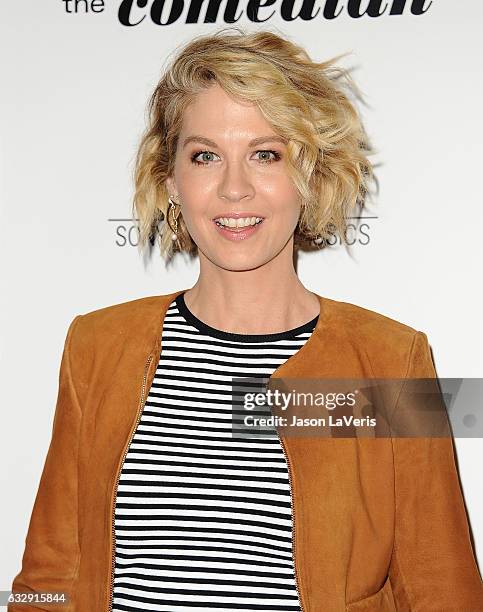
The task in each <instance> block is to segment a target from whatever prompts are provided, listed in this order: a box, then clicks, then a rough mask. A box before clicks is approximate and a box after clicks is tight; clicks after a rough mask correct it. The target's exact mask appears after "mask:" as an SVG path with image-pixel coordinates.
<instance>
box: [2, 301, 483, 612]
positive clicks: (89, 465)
mask: <svg viewBox="0 0 483 612" xmlns="http://www.w3.org/2000/svg"><path fill="white" fill-rule="evenodd" d="M183 291H185V290H181V291H176V292H174V293H171V294H168V295H161V296H152V297H146V298H141V299H137V300H132V301H129V302H126V303H122V304H116V305H113V306H109V307H106V308H102V309H99V310H95V311H92V312H89V313H87V314H83V315H78V316H76V317H75V318H74V319H73V321H72V322H71V324H70V326H69V329H68V332H67V337H66V341H65V347H64V351H63V356H62V362H61V366H60V375H59V390H58V398H57V405H56V410H55V417H54V422H53V431H52V439H51V442H50V447H49V451H48V454H47V458H46V461H45V465H44V468H43V472H42V476H41V480H40V484H39V488H38V492H37V496H36V499H35V504H34V507H33V511H32V516H31V519H30V524H29V528H28V533H27V537H26V540H25V551H24V554H23V559H22V568H21V571H20V572H19V573H18V574H17V576H16V577H15V578H14V580H13V584H12V591H14V592H30V593H32V592H65V593H68V594H69V596H70V600H69V603H68V604H67V605H65V606H57V607H55V608H54V606H50V607H49V605H46V604H45V603H37V604H35V605H30V604H29V605H25V604H21V603H13V604H10V605H9V606H8V612H22V611H25V610H53V609H57V610H69V611H70V612H73V611H74V610H75V611H76V612H109V610H110V609H111V605H112V604H111V597H112V586H113V585H112V577H113V562H114V542H113V535H114V516H113V513H114V503H115V495H116V487H117V480H118V477H119V472H120V469H121V466H122V462H123V459H124V457H125V455H126V453H127V450H128V446H129V443H130V439H131V437H132V436H133V434H134V431H135V428H136V426H137V423H138V422H139V419H140V417H141V412H142V409H143V405H144V401H145V399H146V395H147V393H148V391H149V388H150V385H151V382H152V380H153V378H154V373H155V369H156V366H157V364H158V360H159V353H160V351H161V350H162V347H161V332H162V327H163V319H164V316H165V313H166V310H167V308H168V306H169V304H170V303H171V302H172V300H173V299H174V298H175V297H176V296H177V295H178V294H179V293H182V292H183ZM317 297H318V298H319V300H320V302H321V314H320V316H319V319H318V322H317V326H316V328H315V330H314V332H313V334H312V335H311V337H310V338H309V339H308V341H307V342H306V343H305V345H304V346H303V347H302V348H301V349H300V350H299V351H298V352H297V353H296V354H294V355H293V356H292V357H290V358H289V359H288V360H287V361H286V362H285V363H283V364H282V365H281V366H280V367H279V368H278V369H277V370H276V371H275V372H274V374H273V375H272V377H281V376H284V377H294V378H295V377H300V378H317V377H319V378H323V377H361V378H362V377H375V378H386V377H387V378H402V379H405V378H419V377H432V378H433V377H435V376H436V373H435V370H434V366H433V362H432V359H431V353H430V349H429V345H428V340H427V337H426V335H425V334H424V333H422V332H420V331H416V330H414V329H413V328H411V327H409V326H407V325H404V324H402V323H399V322H397V321H395V320H393V319H390V318H388V317H385V316H383V315H382V314H379V313H376V312H373V311H370V310H367V309H364V308H361V307H359V306H356V305H353V304H350V303H346V302H341V301H337V300H332V299H329V298H326V297H322V296H317ZM281 440H282V441H283V446H284V450H285V453H286V457H287V464H288V468H289V475H290V482H291V487H292V496H293V544H294V565H295V578H296V584H297V588H298V592H299V596H300V601H301V605H302V610H303V612H343V611H345V612H363V611H365V612H394V611H395V610H397V611H398V612H407V611H411V612H450V611H452V612H482V611H483V588H482V582H481V578H480V574H479V571H478V568H477V564H476V561H475V557H474V554H473V551H472V547H471V541H470V535H469V526H468V521H467V516H466V513H465V506H464V501H463V496H462V492H461V488H460V483H459V479H458V473H457V470H456V467H455V460H454V456H453V441H452V439H451V437H449V438H432V439H431V438H420V439H418V438H413V439H404V438H398V439H392V437H387V438H381V439H365V440H361V439H356V438H346V439H342V438H334V439H331V438H320V437H319V438H303V437H298V438H297V437H281Z"/></svg>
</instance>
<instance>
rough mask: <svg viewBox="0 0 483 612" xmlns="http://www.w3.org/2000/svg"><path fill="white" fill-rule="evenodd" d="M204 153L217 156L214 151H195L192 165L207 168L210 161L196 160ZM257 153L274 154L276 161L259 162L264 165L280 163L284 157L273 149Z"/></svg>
mask: <svg viewBox="0 0 483 612" xmlns="http://www.w3.org/2000/svg"><path fill="white" fill-rule="evenodd" d="M203 153H208V154H209V155H216V153H213V151H207V150H200V151H195V152H194V153H192V154H191V156H190V159H191V161H192V163H193V164H196V165H198V166H207V165H208V164H209V163H210V162H209V161H207V162H200V161H197V160H196V158H197V157H198V156H199V155H202V154H203ZM255 153H272V154H273V157H274V159H259V160H258V161H259V162H260V163H262V164H271V163H273V162H276V161H280V159H281V158H282V155H281V154H280V153H279V152H278V151H274V150H273V149H258V150H257V151H255ZM210 161H211V160H210Z"/></svg>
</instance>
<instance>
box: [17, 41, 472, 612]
mask: <svg viewBox="0 0 483 612" xmlns="http://www.w3.org/2000/svg"><path fill="white" fill-rule="evenodd" d="M335 59H336V58H335ZM335 59H333V60H330V61H328V62H325V63H324V62H322V63H317V62H313V61H312V60H310V58H309V57H308V56H307V54H306V53H305V52H304V51H303V49H302V48H300V47H299V46H297V45H295V44H293V43H292V42H290V41H288V40H285V39H283V38H281V37H279V36H277V35H275V34H273V33H270V32H258V33H254V34H244V33H243V32H240V31H238V32H233V33H230V32H227V31H224V30H222V31H220V32H217V33H216V34H215V35H214V36H206V37H199V38H197V39H195V40H194V41H192V42H191V43H190V44H188V45H187V46H186V47H185V48H184V49H182V50H181V51H180V52H179V53H178V55H177V57H176V58H175V59H174V60H173V62H172V63H171V65H170V66H169V67H168V68H167V69H166V72H165V74H164V75H163V77H162V79H161V80H160V82H159V84H158V86H157V88H156V90H155V92H154V94H153V96H152V98H151V103H150V124H149V126H148V130H147V132H146V133H145V135H144V137H143V140H142V143H141V146H140V149H139V154H138V157H137V164H136V176H135V179H136V193H135V202H134V203H135V209H136V213H137V216H138V217H139V220H140V231H141V245H145V244H146V242H147V241H148V239H152V238H153V236H154V235H155V234H156V233H157V232H158V233H159V237H160V246H161V252H162V254H163V255H164V256H166V257H167V258H168V259H169V257H171V256H172V254H173V253H174V252H176V251H181V252H186V253H190V254H192V255H193V254H197V255H198V257H199V262H200V274H199V278H198V280H197V282H196V283H195V284H194V286H193V287H191V288H189V289H187V290H180V291H176V292H174V293H171V294H167V295H160V296H152V297H147V298H141V299H137V300H133V301H130V302H126V303H123V304H117V305H113V306H110V307H107V308H102V309H99V310H96V311H93V312H90V313H87V314H84V315H79V316H77V317H75V319H74V320H73V321H72V323H71V325H70V327H69V330H68V333H67V338H66V343H65V348H64V353H63V357H62V363H61V371H60V386H59V397H58V402H57V407H56V414H55V420H54V427H53V435H52V441H51V445H50V448H49V453H48V456H47V459H46V464H45V467H44V471H43V473H42V479H41V482H40V486H39V491H38V494H37V498H36V501H35V505H34V509H33V512H32V518H31V522H30V526H29V532H28V536H27V540H26V547H25V553H24V556H23V564H22V569H21V571H20V573H19V574H18V575H17V576H16V577H15V579H14V583H13V589H12V590H13V591H15V592H31V593H32V592H40V591H48V592H54V591H55V592H63V593H66V594H68V595H69V600H68V601H67V602H65V603H66V605H65V606H64V608H63V609H68V610H76V611H82V612H84V611H90V610H92V611H95V612H98V611H106V612H107V611H108V610H136V611H137V610H156V611H160V610H166V611H169V612H175V611H181V610H235V609H236V610H238V611H241V610H243V611H248V610H259V611H262V610H263V611H266V610H277V611H286V610H290V611H296V610H298V611H300V610H302V611H303V612H309V611H310V612H339V611H340V612H342V611H343V610H344V611H349V612H357V611H362V610H366V611H369V610H370V611H372V612H387V611H394V610H401V611H402V610H404V611H406V610H421V611H424V612H429V611H431V610H434V611H442V610H445V611H446V610H454V611H456V610H458V611H461V612H463V611H465V612H470V611H474V612H476V611H478V610H483V591H482V584H481V579H480V576H479V573H478V568H477V565H476V561H475V557H474V555H473V551H472V548H471V543H470V537H469V529H468V523H467V518H466V514H465V509H464V502H463V497H462V493H461V489H460V486H459V482H458V475H457V472H456V468H455V463H454V458H453V445H452V440H451V438H433V439H431V438H420V439H403V438H400V439H391V438H389V437H386V438H383V439H379V440H373V439H372V440H361V439H357V438H356V437H339V438H337V437H327V436H310V437H307V436H301V437H297V436H289V435H286V434H285V433H283V431H282V429H283V428H281V427H280V428H278V427H277V428H276V432H277V435H276V436H265V437H262V436H259V437H257V436H246V435H245V436H244V435H236V430H235V429H233V427H234V425H235V424H236V423H237V422H238V421H237V420H236V419H235V416H236V415H238V414H239V412H235V408H236V406H237V404H236V402H235V401H234V398H235V397H236V399H238V397H239V396H238V395H235V392H236V389H237V384H238V385H239V384H240V381H242V382H243V383H244V384H246V386H247V387H248V388H249V389H251V390H256V389H257V384H258V383H260V382H262V381H266V380H267V379H268V380H270V381H272V382H273V381H274V380H276V379H278V378H281V377H282V375H283V376H284V377H287V378H298V379H311V378H312V379H317V378H318V379H320V380H321V379H324V378H330V377H340V378H350V377H352V378H357V377H360V378H363V377H367V378H372V377H375V378H378V377H379V378H398V377H399V378H402V379H404V378H407V379H411V378H419V377H420V378H424V377H427V378H431V379H434V378H435V376H436V374H435V371H434V366H433V363H432V361H431V355H430V350H429V345H428V341H427V337H426V335H425V334H424V333H422V332H420V331H416V330H414V329H412V328H411V327H409V326H407V325H405V324H403V323H400V322H397V321H394V320H393V319H390V318H388V317H385V316H383V315H382V314H379V313H376V312H372V311H369V310H366V309H364V308H361V307H358V306H356V305H353V304H349V303H344V302H339V301H336V300H332V299H329V298H326V297H322V296H320V295H318V294H316V293H314V292H312V291H310V290H308V289H307V288H306V287H305V286H304V285H303V283H302V282H301V281H300V279H299V278H298V277H297V274H296V272H295V270H294V265H293V254H294V247H297V248H298V247H301V246H303V245H304V244H305V245H307V244H308V245H310V244H311V241H314V239H318V241H319V242H318V243H315V244H320V241H322V244H323V243H324V242H325V240H326V239H329V238H330V237H331V236H333V235H334V234H338V235H339V236H341V238H342V239H344V230H345V223H346V220H347V217H348V216H349V214H351V213H352V212H353V211H354V210H355V209H356V207H357V206H361V205H362V204H363V201H364V197H365V195H366V194H367V192H368V181H369V179H370V178H371V177H372V168H371V164H370V162H369V160H368V158H367V153H368V151H369V146H368V143H367V138H366V137H365V134H364V131H363V128H362V125H361V122H360V120H359V118H358V115H357V113H356V111H355V109H354V107H353V106H352V104H351V103H350V101H349V98H348V96H347V95H346V94H345V93H344V92H343V90H342V87H341V86H340V84H339V83H338V79H339V77H341V76H342V77H346V78H347V79H348V75H347V73H346V72H345V71H344V70H342V69H339V68H336V67H334V66H333V63H334V61H335ZM163 219H165V220H166V221H167V223H163V224H161V223H160V221H163ZM312 244H313V242H312ZM395 406H396V407H398V408H399V409H400V410H402V409H403V405H402V404H401V403H400V402H399V403H397V404H395ZM405 408H406V409H410V406H409V407H408V406H406V407H405ZM8 609H9V610H10V612H19V611H20V610H25V609H29V610H30V609H39V610H44V609H50V608H49V606H48V605H46V604H45V603H43V602H42V603H36V604H35V605H29V606H25V605H22V604H21V603H14V604H11V605H10V606H9V608H8Z"/></svg>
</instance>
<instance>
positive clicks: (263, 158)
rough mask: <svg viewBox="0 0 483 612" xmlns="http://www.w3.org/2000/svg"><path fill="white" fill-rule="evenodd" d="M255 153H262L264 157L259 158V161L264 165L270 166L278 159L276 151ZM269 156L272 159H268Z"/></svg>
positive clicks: (278, 155)
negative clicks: (271, 156)
mask: <svg viewBox="0 0 483 612" xmlns="http://www.w3.org/2000/svg"><path fill="white" fill-rule="evenodd" d="M257 153H263V155H264V157H262V158H259V160H260V161H261V162H263V163H265V164H267V163H268V164H271V163H272V162H274V161H278V160H279V159H280V154H279V153H277V152H276V151H269V150H267V151H257ZM270 154H272V155H273V158H270Z"/></svg>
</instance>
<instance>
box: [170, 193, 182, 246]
mask: <svg viewBox="0 0 483 612" xmlns="http://www.w3.org/2000/svg"><path fill="white" fill-rule="evenodd" d="M168 202H169V204H170V207H169V210H168V217H167V221H168V225H169V227H170V228H171V230H172V232H173V233H172V234H171V240H173V241H174V240H177V238H178V219H177V218H176V215H175V212H174V211H175V209H176V206H181V204H179V202H175V201H174V200H173V198H172V197H171V196H169V198H168ZM170 213H171V216H172V218H173V225H174V227H172V226H171V223H170V222H169V215H170Z"/></svg>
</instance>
